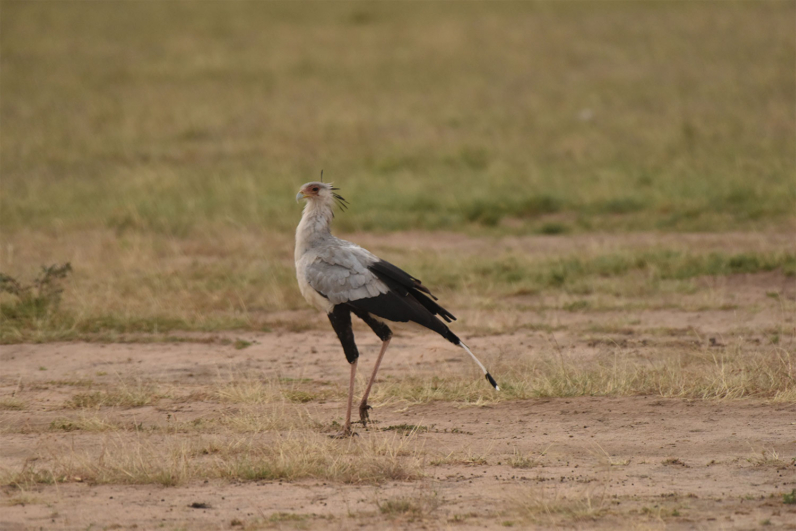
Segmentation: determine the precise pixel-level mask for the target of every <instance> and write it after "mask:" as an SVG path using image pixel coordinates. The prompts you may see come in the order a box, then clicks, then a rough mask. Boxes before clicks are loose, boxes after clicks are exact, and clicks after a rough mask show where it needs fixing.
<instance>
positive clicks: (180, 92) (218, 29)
mask: <svg viewBox="0 0 796 531" xmlns="http://www.w3.org/2000/svg"><path fill="white" fill-rule="evenodd" d="M2 10H3V17H2V18H0V49H1V50H2V53H1V54H0V70H2V72H3V75H2V76H0V92H2V94H3V98H2V100H0V123H2V124H3V130H2V133H3V135H2V142H0V174H2V179H0V272H2V273H3V274H6V275H10V276H11V277H13V278H16V279H17V280H19V282H21V283H22V284H21V285H23V286H24V285H31V282H33V279H34V278H35V275H36V273H35V271H36V270H38V269H39V268H40V267H41V266H43V265H49V264H63V263H67V262H68V263H71V266H72V268H73V269H72V272H71V273H70V274H69V276H68V278H66V279H62V282H61V284H62V286H61V287H63V289H64V292H63V297H61V293H60V291H58V290H59V289H60V287H58V288H56V289H55V291H52V292H47V293H44V292H41V290H39V291H36V290H33V289H31V290H29V291H27V292H26V293H27V295H25V294H23V296H20V294H18V293H17V294H14V293H11V292H6V293H0V313H1V314H2V315H0V343H10V342H20V341H52V340H69V339H75V338H83V339H98V338H99V339H103V340H125V341H126V340H131V338H133V339H134V338H135V337H140V336H141V335H142V334H149V335H154V336H158V337H164V334H168V333H169V332H171V331H173V330H186V331H217V330H246V331H264V330H270V329H272V328H274V327H281V326H289V327H295V328H296V329H298V328H301V327H303V328H308V327H312V326H314V325H313V323H312V322H306V321H302V322H301V323H297V322H293V321H291V320H290V319H289V318H287V319H286V322H288V324H287V325H285V323H284V322H283V321H282V320H281V319H282V317H279V316H277V315H276V314H275V313H274V312H277V311H284V310H297V309H302V308H306V304H305V303H304V301H303V299H302V298H301V296H300V294H299V293H298V290H297V289H296V287H295V274H294V271H293V260H292V233H293V230H294V228H295V225H296V223H297V221H298V219H299V216H300V209H299V206H298V205H296V204H295V202H294V199H293V198H294V196H295V191H296V190H297V188H298V186H299V185H300V184H301V183H303V182H305V181H308V180H311V179H315V178H317V176H318V174H319V171H320V170H321V169H322V168H323V169H325V170H326V173H325V175H326V176H327V179H329V180H333V181H335V182H336V184H338V185H339V186H340V187H341V188H342V191H343V194H344V195H345V196H346V197H347V199H349V201H350V202H351V204H352V206H351V209H350V210H349V211H348V212H347V213H346V214H344V215H340V216H337V218H336V220H335V230H337V231H338V232H342V233H345V232H347V231H349V232H350V231H356V230H365V231H377V232H383V231H393V230H404V229H413V230H415V229H416V230H437V229H444V230H454V231H463V232H466V233H468V234H470V235H481V236H487V237H499V236H508V235H532V234H539V235H546V236H551V237H553V236H556V235H567V237H569V236H572V235H578V234H582V233H588V232H594V231H600V232H624V231H707V232H722V231H747V232H748V231H757V230H762V231H767V232H770V233H775V232H780V233H784V232H788V231H792V230H794V229H795V228H796V209H794V204H796V177H795V176H796V171H795V170H796V163H794V161H796V142H794V139H796V118H795V117H794V114H793V112H792V110H793V101H795V100H796V87H794V84H793V79H794V76H795V75H796V66H794V65H796V44H794V43H796V40H794V38H793V37H794V31H793V28H792V24H791V23H790V21H792V19H793V16H794V15H796V7H794V4H793V3H789V2H756V3H753V2H737V3H736V2H724V3H721V4H718V3H712V2H688V3H686V2H654V1H652V2H624V1H615V2H597V3H574V4H573V3H561V2H535V3H531V2H500V3H485V2H484V3H479V2H468V3H464V4H457V5H455V6H454V5H452V4H448V3H437V2H432V3H418V4H415V3H377V4H373V3H366V2H334V3H324V2H317V3H313V2H299V3H295V2H249V3H245V2H244V3H232V4H226V3H219V2H203V3H198V4H188V3H179V2H177V3H175V2H121V3H115V4H114V5H106V4H105V3H103V2H97V1H88V2H80V1H69V0H65V1H61V2H23V1H18V0H3V3H2ZM439 239H440V241H442V240H443V239H445V236H444V235H440V236H439ZM552 239H555V238H552ZM376 250H377V251H379V249H376ZM380 251H384V252H383V254H384V255H385V258H387V259H391V260H394V261H395V262H396V263H398V264H399V265H400V266H402V267H404V268H405V269H407V270H409V271H410V272H412V273H413V274H415V275H416V276H418V277H420V278H422V279H423V281H424V282H425V283H426V284H428V285H429V286H431V287H432V288H435V289H436V292H437V293H438V294H440V295H443V296H445V297H446V299H445V300H446V301H450V305H451V306H452V307H454V308H456V309H457V310H458V309H468V308H473V307H482V306H484V305H490V304H491V305H493V306H494V305H495V304H497V303H496V301H497V300H499V298H500V297H504V296H506V295H522V294H529V293H564V294H575V295H584V294H590V293H607V294H609V293H610V294H619V295H627V294H633V295H634V296H638V295H640V294H642V295H655V294H657V293H661V292H665V291H678V290H680V291H688V290H691V289H693V285H692V284H691V283H690V279H693V278H696V277H699V276H703V275H729V274H733V273H754V272H763V271H771V270H781V271H783V272H784V273H785V274H793V273H794V271H796V265H795V263H794V254H793V249H792V248H790V247H789V248H787V249H782V250H781V251H780V252H776V251H774V250H772V248H771V246H768V247H766V248H765V249H759V248H755V247H754V246H746V247H744V248H737V249H736V248H734V247H731V246H728V247H727V248H726V249H723V250H721V251H712V250H704V251H703V250H698V249H692V250H691V251H688V252H686V251H683V250H682V249H679V248H674V247H672V248H670V247H660V248H650V249H644V250H639V249H634V250H618V251H617V250H615V249H606V250H604V251H594V250H593V249H592V250H589V252H585V253H582V252H579V250H577V249H575V248H574V246H572V245H570V246H569V247H568V248H567V249H566V250H559V251H551V252H548V253H546V254H545V255H544V256H540V255H538V254H536V253H534V254H533V255H529V254H526V253H523V252H520V251H509V250H501V251H500V252H497V253H475V252H471V253H469V254H467V253H464V254H463V253H459V252H451V253H445V252H436V251H433V252H432V251H431V250H430V249H429V246H426V250H420V251H418V252H415V251H414V250H413V252H412V253H411V254H408V253H405V252H403V251H402V250H398V249H395V250H390V249H381V250H380ZM3 278H5V277H3ZM474 294H475V295H477V296H473V295H474ZM567 304H574V303H572V301H569V302H568V303H567ZM587 304H592V302H590V301H586V302H584V303H581V304H580V306H578V305H574V306H569V309H571V310H573V311H574V310H585V309H588V308H590V307H591V308H598V307H599V305H597V306H587ZM236 346H238V347H241V348H242V347H244V346H245V345H244V342H239V343H237V344H236Z"/></svg>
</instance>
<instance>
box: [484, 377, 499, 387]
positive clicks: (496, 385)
mask: <svg viewBox="0 0 796 531" xmlns="http://www.w3.org/2000/svg"><path fill="white" fill-rule="evenodd" d="M485 376H486V381H487V382H489V385H491V386H492V387H494V388H495V391H500V387H498V384H497V382H496V381H495V379H494V378H492V375H491V374H489V373H486V375H485Z"/></svg>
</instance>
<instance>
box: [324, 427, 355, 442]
mask: <svg viewBox="0 0 796 531" xmlns="http://www.w3.org/2000/svg"><path fill="white" fill-rule="evenodd" d="M353 437H359V434H358V433H357V432H355V431H354V430H352V429H351V426H346V427H344V428H343V430H342V431H339V432H337V433H335V434H334V435H329V438H330V439H349V438H353Z"/></svg>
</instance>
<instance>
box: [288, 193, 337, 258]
mask: <svg viewBox="0 0 796 531" xmlns="http://www.w3.org/2000/svg"><path fill="white" fill-rule="evenodd" d="M333 217H334V214H333V212H332V206H331V205H328V204H325V203H322V202H320V201H307V205H306V206H305V207H304V213H303V214H302V215H301V222H300V223H299V225H298V228H296V260H298V259H299V258H300V257H301V256H303V255H304V253H306V252H307V251H308V250H309V249H310V248H311V247H313V245H315V244H317V243H319V242H321V241H323V240H326V239H328V238H331V237H332V232H331V225H332V218H333Z"/></svg>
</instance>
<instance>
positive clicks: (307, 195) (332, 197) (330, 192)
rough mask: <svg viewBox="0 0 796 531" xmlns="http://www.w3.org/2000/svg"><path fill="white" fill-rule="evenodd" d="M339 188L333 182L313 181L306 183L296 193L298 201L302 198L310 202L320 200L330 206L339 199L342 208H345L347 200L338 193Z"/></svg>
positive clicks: (319, 201)
mask: <svg viewBox="0 0 796 531" xmlns="http://www.w3.org/2000/svg"><path fill="white" fill-rule="evenodd" d="M337 190H339V188H336V187H334V186H332V183H321V182H311V183H306V184H304V185H303V186H302V187H301V188H300V189H299V192H298V193H297V194H296V203H298V202H299V201H301V200H302V199H306V200H307V201H308V202H318V203H324V204H328V205H329V206H330V207H331V206H333V203H334V202H335V201H337V204H338V205H340V208H341V209H343V210H345V209H346V207H347V206H348V205H347V203H346V200H345V199H344V198H343V197H342V196H340V195H339V194H338V193H337Z"/></svg>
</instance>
